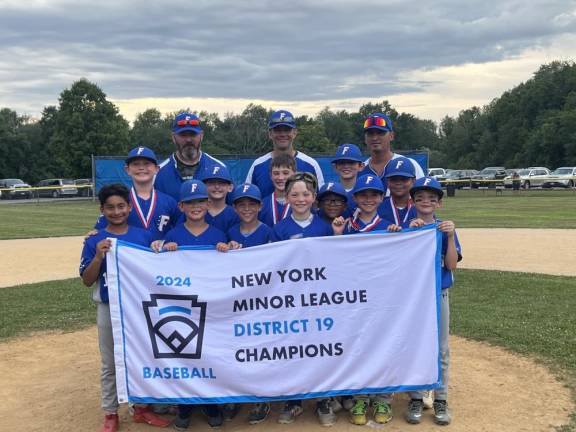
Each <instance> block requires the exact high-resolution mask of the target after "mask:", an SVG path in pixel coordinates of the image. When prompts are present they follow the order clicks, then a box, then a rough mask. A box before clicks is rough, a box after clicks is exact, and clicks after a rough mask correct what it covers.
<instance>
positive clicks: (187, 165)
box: [154, 112, 225, 201]
mask: <svg viewBox="0 0 576 432" xmlns="http://www.w3.org/2000/svg"><path fill="white" fill-rule="evenodd" d="M203 136H204V132H203V131H202V126H201V124H200V119H199V118H198V116H197V115H196V114H192V113H187V112H184V113H180V114H178V115H177V116H176V118H175V119H174V121H173V122H172V142H173V143H174V145H175V146H176V151H175V152H174V153H172V154H171V155H170V157H169V158H168V159H166V160H165V161H164V162H162V163H161V164H160V171H159V172H158V174H157V175H156V181H155V183H154V187H155V188H156V189H158V190H159V191H161V192H164V193H166V194H168V195H170V196H172V197H173V198H174V199H175V200H176V201H178V200H179V199H180V198H179V195H180V185H181V184H182V183H184V182H185V181H186V180H192V179H199V178H200V176H201V175H202V173H203V172H204V171H206V170H209V171H212V167H214V166H225V165H224V164H223V163H222V162H221V161H219V160H218V159H216V158H213V157H212V156H210V155H209V154H208V153H204V152H202V150H201V149H200V147H201V144H202V138H203Z"/></svg>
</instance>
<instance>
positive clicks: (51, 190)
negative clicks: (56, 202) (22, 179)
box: [36, 179, 78, 198]
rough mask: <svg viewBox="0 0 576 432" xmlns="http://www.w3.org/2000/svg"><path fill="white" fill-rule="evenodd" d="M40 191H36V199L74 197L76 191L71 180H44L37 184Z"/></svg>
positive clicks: (76, 193)
mask: <svg viewBox="0 0 576 432" xmlns="http://www.w3.org/2000/svg"><path fill="white" fill-rule="evenodd" d="M38 187H39V188H40V189H37V190H36V196H37V197H52V198H60V197H74V196H76V195H78V189H76V185H75V184H74V180H72V179H46V180H42V181H40V182H39V183H38Z"/></svg>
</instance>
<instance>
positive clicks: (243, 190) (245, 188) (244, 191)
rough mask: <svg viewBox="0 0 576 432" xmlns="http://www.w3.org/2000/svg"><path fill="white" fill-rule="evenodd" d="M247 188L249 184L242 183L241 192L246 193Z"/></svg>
mask: <svg viewBox="0 0 576 432" xmlns="http://www.w3.org/2000/svg"><path fill="white" fill-rule="evenodd" d="M248 189H250V185H244V187H243V188H242V193H246V191H247V190H248Z"/></svg>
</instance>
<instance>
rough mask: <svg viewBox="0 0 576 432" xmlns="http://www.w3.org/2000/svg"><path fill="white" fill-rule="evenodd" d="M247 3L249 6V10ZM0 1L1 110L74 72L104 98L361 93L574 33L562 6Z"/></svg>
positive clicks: (411, 87) (51, 94)
mask: <svg viewBox="0 0 576 432" xmlns="http://www.w3.org/2000/svg"><path fill="white" fill-rule="evenodd" d="M256 3H257V4H256ZM51 4H52V6H47V5H46V3H43V2H41V3H39V4H36V6H35V3H34V2H33V1H32V3H29V2H26V3H22V6H20V5H19V4H18V3H8V5H9V6H6V5H4V6H2V5H0V82H1V87H0V105H2V106H8V107H11V108H15V109H18V108H20V109H23V110H26V111H31V112H39V111H41V109H42V107H43V106H44V105H46V104H48V103H56V100H57V96H58V94H59V93H60V92H61V91H62V89H63V88H65V87H68V86H69V85H70V84H71V83H72V82H73V81H74V80H76V79H79V78H80V77H86V78H88V79H90V80H92V81H95V82H97V83H98V84H99V85H100V86H101V87H102V88H103V90H104V91H105V92H106V93H107V94H108V95H109V96H110V97H113V98H116V99H129V98H140V97H179V96H185V97H223V98H255V99H274V100H287V101H290V100H293V101H307V100H328V99H335V98H339V99H346V98H362V97H364V98H372V97H378V96H383V95H394V94H398V93H406V92H418V91H422V90H424V89H425V88H426V87H427V85H429V84H430V83H426V82H406V81H403V80H402V79H401V78H402V75H403V73H405V72H407V71H411V70H414V69H421V68H435V67H439V66H448V65H459V64H463V63H470V62H480V63H481V62H486V61H495V60H500V59H503V58H508V57H510V56H514V55H516V54H518V53H520V52H521V51H522V50H524V49H526V48H528V47H534V46H539V45H546V44H548V43H549V42H550V41H551V40H553V38H555V37H557V36H559V35H561V34H564V33H573V32H574V31H575V30H576V13H575V11H576V3H575V2H574V1H570V2H567V1H561V0H546V1H541V0H538V1H532V2H523V1H491V2H490V1H477V0H474V1H470V2H465V3H462V2H459V1H455V0H443V1H436V2H434V3H433V4H430V2H424V1H419V2H400V1H387V2H381V1H369V0H358V1H355V2H349V1H347V2H344V1H314V2H312V1H303V0H294V1H291V2H284V3H282V2H278V1H265V2H244V3H242V2H231V1H195V2H188V3H180V2H172V1H164V2H151V1H140V2H139V3H134V2H130V4H127V3H124V2H99V3H98V4H97V5H96V4H95V3H93V2H91V3H80V4H78V3H76V2H68V1H60V2H55V3H52V2H51Z"/></svg>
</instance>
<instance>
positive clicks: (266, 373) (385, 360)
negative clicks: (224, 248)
mask: <svg viewBox="0 0 576 432" xmlns="http://www.w3.org/2000/svg"><path fill="white" fill-rule="evenodd" d="M440 241H441V240H440V235H439V233H438V232H437V230H436V229H435V228H434V227H431V228H424V229H419V230H409V231H406V232H401V233H371V234H357V235H354V236H340V237H323V238H310V239H299V240H293V241H284V242H279V243H272V244H267V245H263V246H258V247H254V248H249V249H244V250H238V251H231V252H228V253H220V252H216V251H215V250H207V249H203V250H199V249H191V248H190V249H184V250H179V251H177V252H165V253H161V254H155V253H153V252H151V251H150V250H147V249H144V248H141V247H138V246H135V245H132V244H129V243H124V242H121V241H118V242H116V243H115V247H113V248H112V251H111V252H110V253H109V254H108V257H107V259H108V285H109V294H110V310H111V315H112V324H113V328H114V347H115V356H116V377H117V385H118V393H119V394H118V396H119V400H120V401H121V402H126V401H130V402H134V403H153V402H156V403H204V402H217V403H225V402H254V401H263V400H286V399H305V398H316V397H324V396H336V395H342V394H366V393H381V392H398V391H409V390H417V389H431V388H435V387H437V386H438V383H439V382H440V368H439V356H438V317H439V315H438V314H439V302H438V300H439V295H440V259H441V257H440V254H441V251H440Z"/></svg>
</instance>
